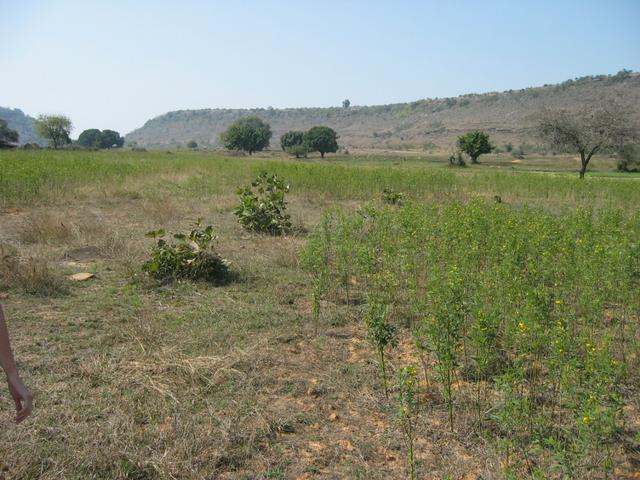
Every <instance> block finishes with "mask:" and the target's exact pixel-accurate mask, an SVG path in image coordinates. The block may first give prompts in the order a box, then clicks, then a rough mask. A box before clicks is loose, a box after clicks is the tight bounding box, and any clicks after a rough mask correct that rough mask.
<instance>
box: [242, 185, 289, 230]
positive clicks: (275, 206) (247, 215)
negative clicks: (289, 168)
mask: <svg viewBox="0 0 640 480" xmlns="http://www.w3.org/2000/svg"><path fill="white" fill-rule="evenodd" d="M288 191H289V185H286V184H285V183H284V182H283V181H282V180H280V179H279V178H278V176H277V175H275V174H274V175H269V174H267V172H262V173H261V174H260V175H259V176H258V178H256V179H255V180H254V181H253V182H251V186H249V187H244V188H240V189H238V195H240V205H239V206H238V208H236V209H235V211H234V212H233V213H234V214H235V215H236V216H237V217H238V220H239V222H240V224H241V225H242V226H243V227H244V228H246V229H247V230H251V231H254V232H260V233H268V234H270V235H283V234H285V233H288V232H290V231H291V221H290V220H289V219H290V218H291V217H290V215H289V214H287V213H286V210H287V202H286V201H285V199H284V196H285V194H286V193H287V192H288Z"/></svg>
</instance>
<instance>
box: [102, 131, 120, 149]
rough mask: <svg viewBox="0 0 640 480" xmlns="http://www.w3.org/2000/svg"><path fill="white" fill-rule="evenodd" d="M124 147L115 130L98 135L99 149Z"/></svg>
mask: <svg viewBox="0 0 640 480" xmlns="http://www.w3.org/2000/svg"><path fill="white" fill-rule="evenodd" d="M123 145H124V138H123V137H121V136H120V134H119V133H118V132H116V131H115V130H103V131H102V134H101V135H100V148H113V147H115V148H120V147H122V146H123Z"/></svg>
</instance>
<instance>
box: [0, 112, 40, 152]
mask: <svg viewBox="0 0 640 480" xmlns="http://www.w3.org/2000/svg"><path fill="white" fill-rule="evenodd" d="M0 118H2V119H3V120H6V121H7V126H8V127H9V128H12V129H13V130H16V131H17V132H18V134H19V135H20V140H19V142H20V145H24V144H25V143H38V144H40V145H47V140H45V139H44V138H42V137H41V136H40V135H38V134H37V133H36V131H35V129H34V128H33V121H34V120H35V119H34V118H33V117H30V116H29V115H26V114H25V113H24V112H23V111H22V110H20V109H19V108H13V109H12V108H4V107H0Z"/></svg>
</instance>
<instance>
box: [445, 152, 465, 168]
mask: <svg viewBox="0 0 640 480" xmlns="http://www.w3.org/2000/svg"><path fill="white" fill-rule="evenodd" d="M449 165H450V166H452V167H466V166H467V163H466V162H465V161H464V158H462V152H460V150H458V151H457V152H456V153H452V154H451V155H449Z"/></svg>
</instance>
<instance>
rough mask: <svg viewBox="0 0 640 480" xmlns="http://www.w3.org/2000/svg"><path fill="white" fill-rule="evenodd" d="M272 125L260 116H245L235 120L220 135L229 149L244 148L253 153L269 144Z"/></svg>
mask: <svg viewBox="0 0 640 480" xmlns="http://www.w3.org/2000/svg"><path fill="white" fill-rule="evenodd" d="M270 139H271V127H270V126H269V124H268V123H266V122H263V121H262V120H260V119H259V118H258V117H244V118H241V119H239V120H236V121H235V122H233V123H232V124H231V125H229V127H228V128H227V129H226V130H225V131H224V132H223V133H222V135H220V140H221V141H222V143H223V144H224V146H225V148H227V149H229V150H244V151H246V152H249V155H251V154H252V153H253V152H259V151H260V150H263V149H265V148H266V147H268V146H269V140H270Z"/></svg>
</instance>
